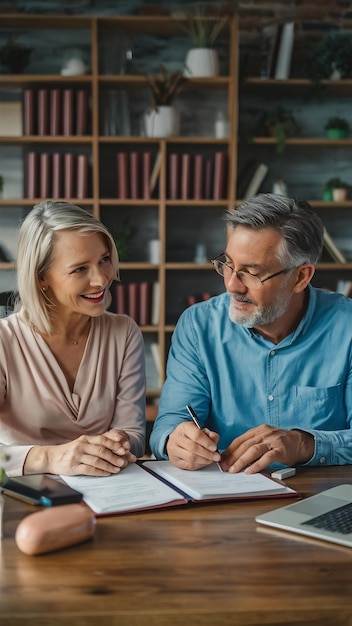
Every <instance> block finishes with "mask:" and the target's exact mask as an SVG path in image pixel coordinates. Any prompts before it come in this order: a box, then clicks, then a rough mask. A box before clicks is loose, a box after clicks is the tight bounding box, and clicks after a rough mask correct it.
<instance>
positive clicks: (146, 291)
mask: <svg viewBox="0 0 352 626" xmlns="http://www.w3.org/2000/svg"><path fill="white" fill-rule="evenodd" d="M151 314H152V283H148V282H147V281H143V282H142V283H140V285H139V323H140V325H141V326H147V325H148V324H150V323H151Z"/></svg>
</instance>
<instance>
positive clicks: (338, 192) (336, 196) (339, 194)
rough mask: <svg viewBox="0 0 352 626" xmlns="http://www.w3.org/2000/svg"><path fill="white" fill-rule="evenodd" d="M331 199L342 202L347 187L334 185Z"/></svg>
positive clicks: (345, 197) (344, 198)
mask: <svg viewBox="0 0 352 626" xmlns="http://www.w3.org/2000/svg"><path fill="white" fill-rule="evenodd" d="M332 199H333V201H334V202H344V201H345V200H346V199H347V189H344V188H343V187H341V188H339V187H335V188H334V189H333V190H332Z"/></svg>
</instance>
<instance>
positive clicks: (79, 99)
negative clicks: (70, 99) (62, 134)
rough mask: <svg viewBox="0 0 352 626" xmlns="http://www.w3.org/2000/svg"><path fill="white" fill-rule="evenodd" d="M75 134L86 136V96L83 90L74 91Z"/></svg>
mask: <svg viewBox="0 0 352 626" xmlns="http://www.w3.org/2000/svg"><path fill="white" fill-rule="evenodd" d="M74 130H75V134H76V135H86V134H87V130H88V94H87V92H86V91H85V89H77V91H76V120H75V129H74Z"/></svg>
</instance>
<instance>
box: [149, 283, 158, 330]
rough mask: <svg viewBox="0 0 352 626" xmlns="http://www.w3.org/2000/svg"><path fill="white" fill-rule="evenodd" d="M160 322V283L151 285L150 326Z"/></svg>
mask: <svg viewBox="0 0 352 626" xmlns="http://www.w3.org/2000/svg"><path fill="white" fill-rule="evenodd" d="M159 320H160V283H158V282H155V283H153V287H152V315H151V322H152V326H157V325H158V324H159Z"/></svg>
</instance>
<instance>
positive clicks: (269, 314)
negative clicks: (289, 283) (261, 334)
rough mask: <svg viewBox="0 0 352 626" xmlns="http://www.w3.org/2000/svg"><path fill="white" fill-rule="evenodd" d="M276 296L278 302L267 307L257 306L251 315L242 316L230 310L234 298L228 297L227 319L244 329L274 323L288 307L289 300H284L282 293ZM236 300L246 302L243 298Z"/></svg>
mask: <svg viewBox="0 0 352 626" xmlns="http://www.w3.org/2000/svg"><path fill="white" fill-rule="evenodd" d="M229 295H230V294H229ZM280 295H281V296H282V298H280ZM277 296H278V298H277V300H278V302H275V303H273V304H269V305H268V306H260V307H259V306H257V308H256V310H255V311H253V313H250V314H248V315H244V314H241V313H239V312H237V311H234V309H233V308H232V302H233V300H234V299H235V298H234V296H233V295H230V305H229V318H230V320H231V322H233V323H234V324H238V325H239V326H244V327H245V328H254V327H255V326H266V325H267V324H271V323H272V322H275V320H277V319H278V318H279V317H281V315H283V314H284V313H286V311H287V309H288V306H289V299H288V298H287V299H286V298H284V297H283V296H284V294H283V293H282V292H281V294H280V293H279V294H277ZM238 300H239V301H240V302H241V301H244V302H245V301H246V299H245V298H243V300H241V298H238Z"/></svg>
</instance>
